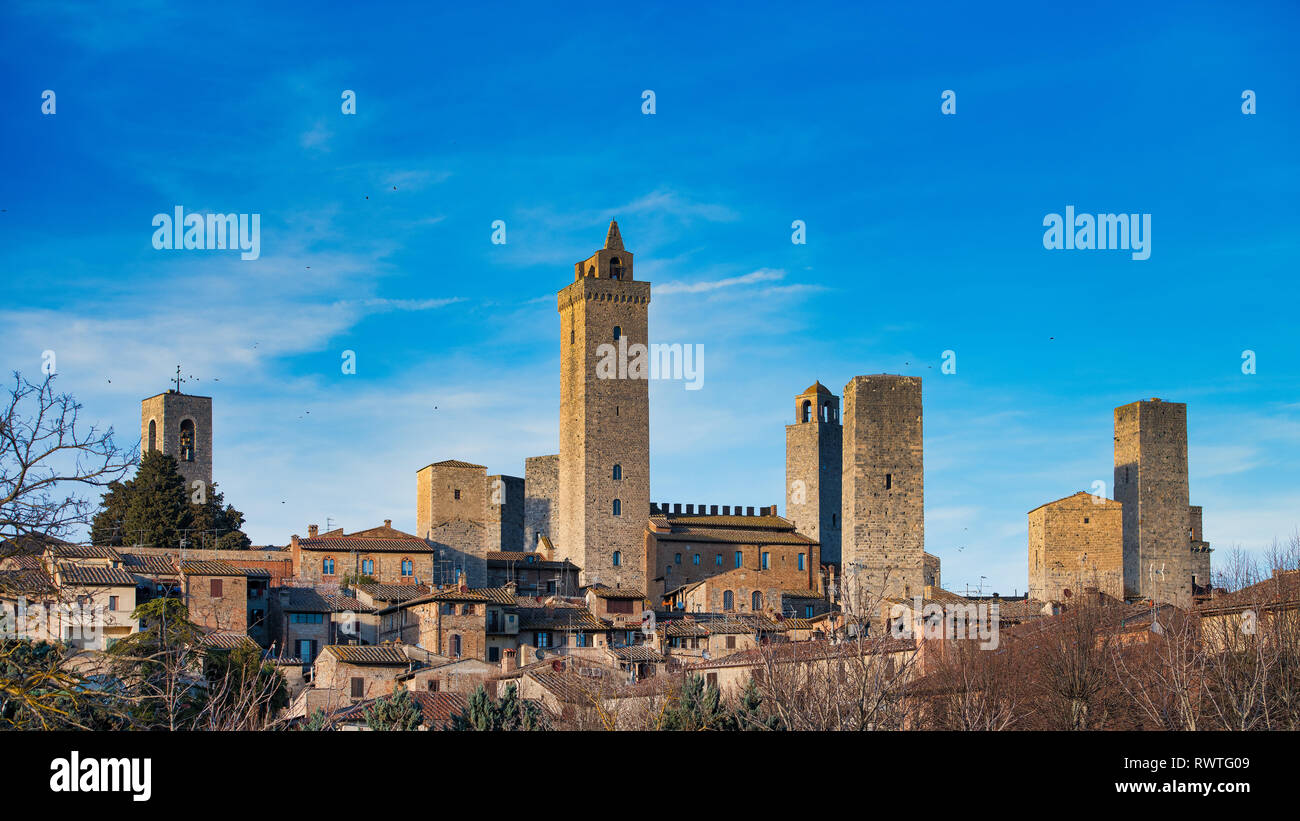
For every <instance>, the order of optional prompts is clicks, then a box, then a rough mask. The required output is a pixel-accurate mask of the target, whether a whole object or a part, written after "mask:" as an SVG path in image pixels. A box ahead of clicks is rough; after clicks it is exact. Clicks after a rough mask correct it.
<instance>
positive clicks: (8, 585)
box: [0, 568, 58, 596]
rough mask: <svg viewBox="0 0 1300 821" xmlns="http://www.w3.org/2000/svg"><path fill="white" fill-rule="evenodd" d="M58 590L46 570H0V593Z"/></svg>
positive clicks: (16, 593)
mask: <svg viewBox="0 0 1300 821" xmlns="http://www.w3.org/2000/svg"><path fill="white" fill-rule="evenodd" d="M55 592H58V591H57V590H56V589H55V587H54V582H52V581H50V577H49V576H48V575H47V574H46V573H45V571H44V570H41V569H35V570H29V569H27V568H23V569H20V570H5V571H2V572H0V594H7V595H10V596H18V595H49V594H51V593H55Z"/></svg>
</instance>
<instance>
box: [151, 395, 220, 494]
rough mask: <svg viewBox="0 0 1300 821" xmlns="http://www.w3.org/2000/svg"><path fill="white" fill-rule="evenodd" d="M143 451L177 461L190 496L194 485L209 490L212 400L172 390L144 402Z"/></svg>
mask: <svg viewBox="0 0 1300 821" xmlns="http://www.w3.org/2000/svg"><path fill="white" fill-rule="evenodd" d="M140 450H141V452H148V451H151V450H160V451H162V452H163V453H165V454H167V455H168V456H171V457H172V458H174V459H175V460H176V464H177V467H178V468H179V470H180V474H181V476H183V477H185V486H186V489H187V490H188V491H189V492H190V494H193V493H194V491H195V487H194V483H195V482H202V483H203V487H204V488H205V489H206V488H208V487H210V486H211V485H212V397H210V396H190V395H189V394H184V393H177V392H176V391H174V390H169V391H167V392H166V393H160V394H158V395H157V396H151V397H149V398H148V399H146V400H144V401H143V402H141V403H140ZM205 493H206V490H205Z"/></svg>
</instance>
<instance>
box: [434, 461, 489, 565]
mask: <svg viewBox="0 0 1300 821" xmlns="http://www.w3.org/2000/svg"><path fill="white" fill-rule="evenodd" d="M415 487H416V503H415V522H416V525H415V533H416V535H417V536H419V537H420V538H422V539H428V538H430V536H429V531H430V530H432V529H433V528H434V527H436V526H438V525H440V524H442V523H443V522H451V521H459V522H478V523H479V524H484V523H485V521H486V520H487V505H488V477H487V468H486V467H484V466H483V465H474V464H470V463H469V462H461V461H459V460H457V459H446V460H444V461H441V462H434V463H433V464H431V465H427V466H425V467H423V468H421V469H420V470H418V471H417V472H416V474H415ZM498 549H499V548H498Z"/></svg>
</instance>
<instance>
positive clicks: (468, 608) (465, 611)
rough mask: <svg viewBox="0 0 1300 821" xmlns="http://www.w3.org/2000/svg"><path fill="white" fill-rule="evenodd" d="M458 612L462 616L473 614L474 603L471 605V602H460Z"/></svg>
mask: <svg viewBox="0 0 1300 821" xmlns="http://www.w3.org/2000/svg"><path fill="white" fill-rule="evenodd" d="M460 614H461V615H462V616H472V615H474V605H472V604H462V605H461V606H460Z"/></svg>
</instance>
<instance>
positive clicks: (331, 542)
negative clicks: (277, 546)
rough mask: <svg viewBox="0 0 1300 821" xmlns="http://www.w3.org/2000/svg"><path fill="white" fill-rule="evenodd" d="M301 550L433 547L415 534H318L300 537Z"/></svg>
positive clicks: (418, 549)
mask: <svg viewBox="0 0 1300 821" xmlns="http://www.w3.org/2000/svg"><path fill="white" fill-rule="evenodd" d="M298 548H299V549H301V550H319V551H324V552H329V553H351V552H353V551H356V552H357V553H432V552H433V547H432V546H431V545H430V544H429V543H428V542H426V541H425V540H424V539H417V538H416V537H414V536H400V537H399V536H391V537H380V538H375V537H368V536H318V537H316V538H314V539H312V538H307V539H299V540H298Z"/></svg>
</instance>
